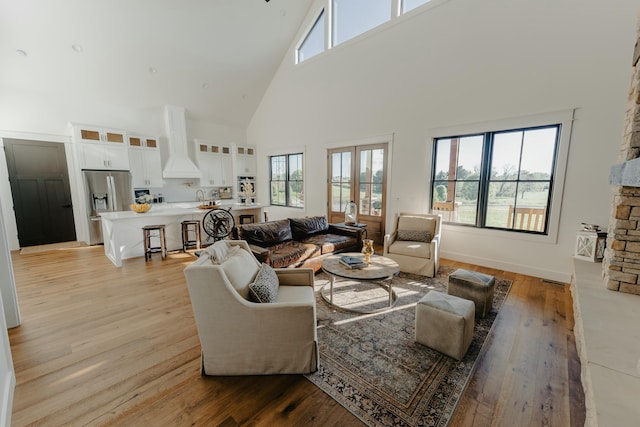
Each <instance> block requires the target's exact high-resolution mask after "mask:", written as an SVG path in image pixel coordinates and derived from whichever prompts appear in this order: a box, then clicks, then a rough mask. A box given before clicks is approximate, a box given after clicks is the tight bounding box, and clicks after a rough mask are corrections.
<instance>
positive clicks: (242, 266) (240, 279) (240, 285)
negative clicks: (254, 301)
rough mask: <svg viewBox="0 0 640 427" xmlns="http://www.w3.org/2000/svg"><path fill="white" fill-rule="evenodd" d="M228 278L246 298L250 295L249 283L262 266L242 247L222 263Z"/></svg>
mask: <svg viewBox="0 0 640 427" xmlns="http://www.w3.org/2000/svg"><path fill="white" fill-rule="evenodd" d="M220 266H221V267H222V269H223V270H224V273H225V275H226V276H227V279H229V282H231V285H232V286H233V287H234V288H235V290H236V291H238V294H240V295H241V296H242V298H244V299H248V297H249V285H250V284H251V282H253V279H254V278H255V277H256V274H257V273H258V270H259V269H260V266H259V265H258V263H257V262H256V259H255V258H254V256H253V255H252V254H251V253H249V252H247V251H245V250H244V249H240V250H239V251H237V252H236V253H235V254H234V255H233V256H230V257H228V258H227V259H226V260H225V261H224V262H223V263H222V264H220Z"/></svg>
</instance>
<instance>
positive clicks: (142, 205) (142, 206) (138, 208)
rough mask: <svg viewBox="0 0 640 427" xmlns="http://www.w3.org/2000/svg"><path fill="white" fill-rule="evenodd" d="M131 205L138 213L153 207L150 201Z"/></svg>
mask: <svg viewBox="0 0 640 427" xmlns="http://www.w3.org/2000/svg"><path fill="white" fill-rule="evenodd" d="M129 207H130V208H131V210H132V211H134V212H136V213H145V212H148V211H149V209H151V205H150V204H149V203H132V204H131V205H129Z"/></svg>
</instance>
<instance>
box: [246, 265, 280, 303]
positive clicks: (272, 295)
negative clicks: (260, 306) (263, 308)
mask: <svg viewBox="0 0 640 427" xmlns="http://www.w3.org/2000/svg"><path fill="white" fill-rule="evenodd" d="M279 286H280V281H279V280H278V276H277V275H276V272H275V270H274V269H273V268H271V267H270V266H269V265H267V264H264V263H263V264H262V266H261V267H260V271H258V274H257V275H256V278H255V280H254V281H253V283H251V284H250V285H249V301H253V302H274V301H275V300H276V297H277V296H278V287H279Z"/></svg>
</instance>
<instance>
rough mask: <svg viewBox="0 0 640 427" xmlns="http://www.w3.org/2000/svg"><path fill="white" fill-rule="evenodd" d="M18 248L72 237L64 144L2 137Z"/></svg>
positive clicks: (71, 218)
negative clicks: (16, 228) (16, 229)
mask: <svg viewBox="0 0 640 427" xmlns="http://www.w3.org/2000/svg"><path fill="white" fill-rule="evenodd" d="M4 146H5V154H6V157H7V168H8V170H9V182H10V184H11V193H12V196H13V209H14V211H15V214H16V223H17V226H18V240H19V242H20V247H25V246H34V245H43V244H47V243H58V242H69V241H73V240H76V231H75V225H74V222H73V209H72V206H71V189H70V186H69V174H68V171H67V161H66V157H65V151H64V144H59V143H55V142H42V141H28V140H17V139H4Z"/></svg>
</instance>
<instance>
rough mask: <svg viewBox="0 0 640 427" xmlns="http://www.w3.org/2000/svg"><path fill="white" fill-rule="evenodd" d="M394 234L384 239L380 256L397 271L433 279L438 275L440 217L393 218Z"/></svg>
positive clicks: (400, 215)
mask: <svg viewBox="0 0 640 427" xmlns="http://www.w3.org/2000/svg"><path fill="white" fill-rule="evenodd" d="M394 225H395V230H394V231H393V232H392V233H390V234H387V235H385V236H384V249H383V255H384V256H385V257H388V258H391V259H392V260H394V261H395V262H397V263H398V264H399V265H400V271H403V272H405V273H414V274H420V275H423V276H429V277H434V276H435V275H436V274H437V273H438V261H439V255H440V232H441V229H442V216H441V215H432V214H412V213H400V214H396V216H395V220H394Z"/></svg>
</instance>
